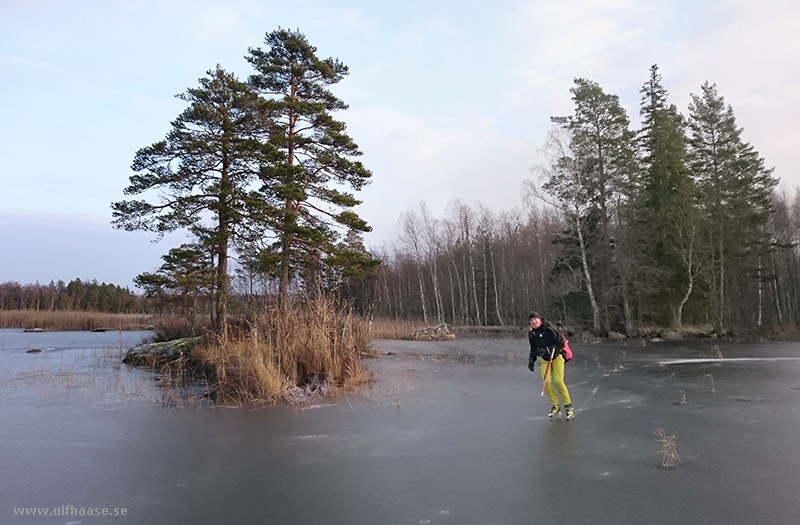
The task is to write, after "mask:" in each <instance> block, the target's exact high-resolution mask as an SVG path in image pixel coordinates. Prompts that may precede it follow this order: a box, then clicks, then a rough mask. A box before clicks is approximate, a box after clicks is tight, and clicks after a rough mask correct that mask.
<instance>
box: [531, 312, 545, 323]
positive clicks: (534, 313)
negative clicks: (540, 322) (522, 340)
mask: <svg viewBox="0 0 800 525" xmlns="http://www.w3.org/2000/svg"><path fill="white" fill-rule="evenodd" d="M534 317H538V318H539V319H541V318H542V316H541V315H539V312H531V313H529V314H528V321H530V320H531V319H533V318H534Z"/></svg>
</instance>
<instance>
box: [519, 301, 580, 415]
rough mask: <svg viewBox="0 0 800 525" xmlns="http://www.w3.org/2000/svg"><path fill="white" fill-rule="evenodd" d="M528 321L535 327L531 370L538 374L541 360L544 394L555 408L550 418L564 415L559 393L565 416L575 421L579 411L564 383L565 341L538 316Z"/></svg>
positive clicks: (530, 339)
mask: <svg viewBox="0 0 800 525" xmlns="http://www.w3.org/2000/svg"><path fill="white" fill-rule="evenodd" d="M528 319H529V321H530V325H531V328H530V330H529V331H528V342H530V344H531V352H530V354H529V355H528V370H530V371H531V372H533V371H534V367H535V366H536V361H537V358H538V361H539V371H540V372H541V374H542V392H547V398H548V399H549V400H550V404H551V405H552V408H550V414H548V416H549V417H555V416H557V415H559V414H560V413H561V406H560V405H559V402H558V397H557V395H556V390H558V394H560V395H561V400H562V401H563V403H564V415H565V416H566V418H567V420H570V419H572V418H573V417H575V410H574V409H573V408H572V400H571V399H570V397H569V390H568V389H567V384H566V383H565V382H564V364H565V363H566V361H565V360H564V344H565V342H564V341H565V340H564V338H563V337H562V336H561V334H560V333H559V332H558V331H556V330H554V329H553V328H552V327H551V326H550V324H549V323H548V322H546V321H544V320H543V319H542V317H541V316H540V315H539V314H538V313H537V312H531V313H530V315H528ZM554 385H555V388H554Z"/></svg>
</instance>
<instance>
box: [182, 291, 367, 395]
mask: <svg viewBox="0 0 800 525" xmlns="http://www.w3.org/2000/svg"><path fill="white" fill-rule="evenodd" d="M237 332H238V333H236V334H235V335H234V336H232V337H231V339H229V340H228V341H224V342H209V343H206V344H203V345H200V346H198V347H196V348H195V349H193V351H192V360H193V361H194V362H195V363H196V364H197V365H198V366H201V367H205V368H209V369H211V370H213V372H212V376H213V381H212V382H213V387H212V389H213V390H214V392H215V395H216V399H217V402H219V403H234V404H246V403H253V402H275V401H281V400H282V401H287V402H289V403H297V402H302V401H303V400H305V399H309V398H312V397H316V396H324V395H326V394H329V393H331V392H334V391H340V390H347V389H351V388H354V387H358V386H360V385H363V384H364V383H366V382H368V381H369V380H370V379H371V378H370V374H369V372H368V370H367V368H366V367H365V365H364V363H363V362H362V357H364V356H366V355H371V351H370V350H369V349H368V346H367V343H368V335H367V324H366V323H365V322H364V321H363V320H362V319H360V318H358V317H356V316H355V315H354V314H353V312H352V310H351V309H350V307H349V306H346V305H342V304H340V303H339V302H338V301H337V300H336V299H334V298H331V297H326V296H321V297H316V298H311V299H308V300H307V301H305V302H302V303H301V302H291V303H290V304H288V305H283V306H274V307H271V308H269V309H265V310H264V311H263V312H262V314H261V315H259V316H258V317H257V318H256V319H254V320H252V321H251V322H249V323H248V324H247V326H246V327H244V328H242V327H240V329H239V330H238V331H237Z"/></svg>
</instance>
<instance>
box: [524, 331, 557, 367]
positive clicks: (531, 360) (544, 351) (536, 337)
mask: <svg viewBox="0 0 800 525" xmlns="http://www.w3.org/2000/svg"><path fill="white" fill-rule="evenodd" d="M528 342H529V343H530V345H531V352H530V354H529V355H528V368H532V367H533V365H534V364H536V358H537V357H544V358H545V359H547V360H550V350H551V349H552V348H553V347H555V350H554V351H553V357H556V356H558V355H559V354H560V353H561V350H563V348H564V341H563V340H562V339H561V337H559V333H558V332H557V331H555V330H554V329H553V328H552V327H551V326H550V323H547V322H546V321H542V324H541V326H539V328H537V329H536V330H528Z"/></svg>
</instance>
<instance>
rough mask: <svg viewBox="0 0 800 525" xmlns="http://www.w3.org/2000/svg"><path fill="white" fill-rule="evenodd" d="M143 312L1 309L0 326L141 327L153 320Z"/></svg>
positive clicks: (130, 328) (64, 328)
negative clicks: (116, 312)
mask: <svg viewBox="0 0 800 525" xmlns="http://www.w3.org/2000/svg"><path fill="white" fill-rule="evenodd" d="M153 319H154V318H153V317H152V316H150V315H144V314H111V313H102V312H79V311H51V310H0V328H25V329H31V328H41V329H42V330H57V331H83V330H98V329H102V328H105V329H108V330H143V329H144V328H146V327H148V326H150V325H152V324H153Z"/></svg>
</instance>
